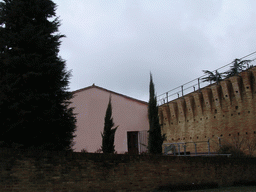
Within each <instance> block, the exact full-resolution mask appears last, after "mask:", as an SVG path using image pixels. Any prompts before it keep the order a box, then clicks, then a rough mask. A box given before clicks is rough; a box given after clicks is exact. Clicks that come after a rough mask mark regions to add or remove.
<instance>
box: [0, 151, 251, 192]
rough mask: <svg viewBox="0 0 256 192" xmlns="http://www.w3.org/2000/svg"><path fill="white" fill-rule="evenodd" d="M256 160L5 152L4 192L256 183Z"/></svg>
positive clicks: (1, 154) (0, 179) (0, 177)
mask: <svg viewBox="0 0 256 192" xmlns="http://www.w3.org/2000/svg"><path fill="white" fill-rule="evenodd" d="M255 172H256V161H255V158H244V159H242V158H228V157H223V156H219V157H171V156H151V155H144V156H143V155H142V156H139V155H120V154H109V155H104V154H92V153H68V152H66V153H64V152H63V153H61V152H42V151H22V150H10V149H9V150H8V149H0V189H1V192H5V191H18V192H23V191H24V192H35V191H36V192H84V191H153V189H157V188H159V187H163V186H169V185H179V184H192V183H194V184H195V185H196V184H207V183H216V184H218V185H219V186H225V185H232V184H233V183H235V182H241V181H256V174H255Z"/></svg>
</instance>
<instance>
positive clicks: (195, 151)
mask: <svg viewBox="0 0 256 192" xmlns="http://www.w3.org/2000/svg"><path fill="white" fill-rule="evenodd" d="M194 145H195V155H196V156H197V151H196V143H194Z"/></svg>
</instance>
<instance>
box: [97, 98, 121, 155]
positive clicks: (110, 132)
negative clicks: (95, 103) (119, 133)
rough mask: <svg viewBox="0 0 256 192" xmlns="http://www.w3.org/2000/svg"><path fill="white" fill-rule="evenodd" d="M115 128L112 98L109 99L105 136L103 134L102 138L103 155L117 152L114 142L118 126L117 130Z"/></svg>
mask: <svg viewBox="0 0 256 192" xmlns="http://www.w3.org/2000/svg"><path fill="white" fill-rule="evenodd" d="M113 127H114V122H113V118H112V105H111V97H109V102H108V107H107V110H106V115H105V123H104V131H103V134H102V133H101V136H102V146H101V148H102V151H103V153H114V152H115V146H114V140H115V132H116V129H117V127H118V126H117V127H115V128H113ZM112 128H113V129H112Z"/></svg>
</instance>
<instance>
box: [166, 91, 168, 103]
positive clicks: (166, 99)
mask: <svg viewBox="0 0 256 192" xmlns="http://www.w3.org/2000/svg"><path fill="white" fill-rule="evenodd" d="M166 102H167V103H168V92H166Z"/></svg>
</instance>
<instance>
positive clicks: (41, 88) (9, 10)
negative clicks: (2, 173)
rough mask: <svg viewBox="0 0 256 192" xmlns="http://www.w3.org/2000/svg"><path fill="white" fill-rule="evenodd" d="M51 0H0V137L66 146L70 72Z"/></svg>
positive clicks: (71, 120) (71, 125) (29, 144)
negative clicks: (63, 53) (60, 51)
mask: <svg viewBox="0 0 256 192" xmlns="http://www.w3.org/2000/svg"><path fill="white" fill-rule="evenodd" d="M55 10H56V4H55V3H53V2H52V1H51V0H3V1H2V2H0V116H1V119H2V120H1V121H0V127H1V129H0V141H2V142H4V143H5V144H6V145H7V146H10V145H11V144H13V143H16V144H18V145H20V146H23V148H36V149H45V150H71V147H72V141H73V137H74V135H73V133H74V131H75V128H76V126H75V122H76V119H75V116H74V114H73V109H72V108H69V107H68V105H69V99H70V98H72V94H71V93H70V92H68V91H67V90H68V84H69V78H70V75H71V73H70V71H67V70H66V68H65V61H64V60H63V59H61V57H60V56H58V53H59V46H60V44H61V42H60V39H61V38H62V37H64V35H62V34H59V33H58V27H59V26H60V22H59V20H58V17H56V14H55Z"/></svg>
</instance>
